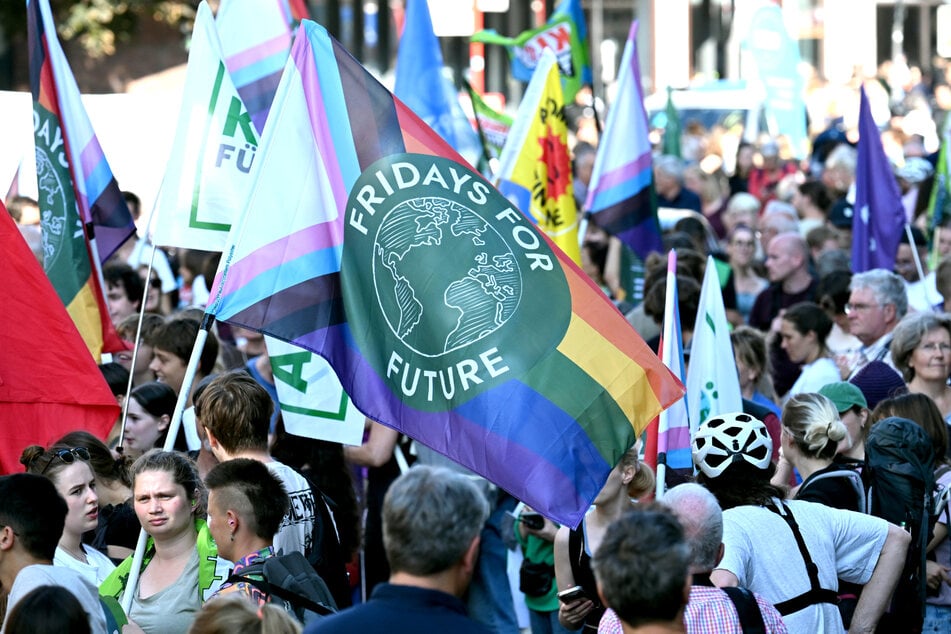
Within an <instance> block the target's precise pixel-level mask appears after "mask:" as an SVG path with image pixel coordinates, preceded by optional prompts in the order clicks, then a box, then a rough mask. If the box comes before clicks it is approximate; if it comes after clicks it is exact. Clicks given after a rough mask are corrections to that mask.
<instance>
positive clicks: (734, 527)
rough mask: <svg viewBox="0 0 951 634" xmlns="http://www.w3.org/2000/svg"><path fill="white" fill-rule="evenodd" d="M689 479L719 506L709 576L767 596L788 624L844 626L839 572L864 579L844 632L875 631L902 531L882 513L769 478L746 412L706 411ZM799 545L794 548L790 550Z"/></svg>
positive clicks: (764, 444)
mask: <svg viewBox="0 0 951 634" xmlns="http://www.w3.org/2000/svg"><path fill="white" fill-rule="evenodd" d="M691 444H692V450H693V460H694V464H695V465H696V467H697V469H698V470H699V473H698V475H697V482H699V483H700V484H702V485H703V486H705V487H707V488H708V489H709V490H710V491H711V492H712V493H713V494H714V495H715V496H716V497H717V500H718V501H719V502H720V506H721V507H722V508H723V544H724V555H723V559H722V560H721V561H720V563H719V564H718V566H717V568H716V570H714V572H713V574H712V575H711V580H712V581H713V582H714V584H716V585H717V586H720V587H724V586H741V587H744V588H748V589H749V590H752V591H753V592H756V593H759V594H761V595H763V596H764V597H766V598H767V599H768V600H769V601H771V602H772V603H773V604H774V605H775V606H776V609H778V610H779V612H780V613H781V614H782V615H783V620H784V622H785V623H786V625H787V627H788V628H789V631H790V632H810V633H812V632H816V633H819V634H824V633H828V632H844V631H845V628H844V627H843V625H842V618H841V616H840V615H839V610H838V608H837V607H836V600H837V597H836V594H837V589H838V581H837V579H839V578H841V579H844V580H846V581H849V582H852V583H858V584H865V591H864V592H863V593H862V597H861V599H860V600H859V603H858V605H857V606H856V609H855V614H854V615H853V618H852V627H851V629H850V630H849V631H850V632H873V631H874V630H875V626H876V624H877V623H878V620H879V618H881V616H882V613H883V612H884V611H885V608H886V607H887V605H888V601H889V598H890V597H891V594H892V590H893V589H894V587H895V584H896V582H897V581H898V576H899V574H900V573H901V568H902V565H903V564H904V561H905V553H906V551H907V548H908V542H909V540H910V537H909V535H908V534H907V533H906V532H904V531H903V530H901V529H900V528H898V527H897V526H894V525H892V524H889V523H888V522H886V521H885V520H882V519H879V518H876V517H872V516H869V515H862V514H860V513H854V512H852V511H843V510H839V509H833V508H830V507H827V506H824V505H821V504H814V503H811V502H805V501H802V500H785V499H784V498H785V490H784V489H783V488H781V487H778V486H775V485H773V484H771V483H770V478H771V477H772V475H773V474H774V472H775V465H774V464H773V463H772V461H771V459H772V447H773V443H772V440H771V439H770V437H769V433H768V432H767V431H766V426H765V425H763V423H762V422H761V421H759V420H758V419H756V418H754V417H752V416H750V415H749V414H744V413H739V412H738V413H733V414H723V415H720V416H716V417H714V418H711V419H710V420H707V421H705V422H704V423H703V424H702V425H700V428H699V429H698V430H697V433H696V434H695V435H694V439H693V441H692V443H691ZM797 553H798V556H797Z"/></svg>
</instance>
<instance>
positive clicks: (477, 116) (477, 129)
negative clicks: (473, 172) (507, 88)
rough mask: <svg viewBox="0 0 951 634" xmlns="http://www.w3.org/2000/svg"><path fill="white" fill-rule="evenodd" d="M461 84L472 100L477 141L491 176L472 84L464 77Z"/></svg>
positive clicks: (490, 159) (490, 158) (490, 161)
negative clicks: (477, 134) (477, 135)
mask: <svg viewBox="0 0 951 634" xmlns="http://www.w3.org/2000/svg"><path fill="white" fill-rule="evenodd" d="M462 84H463V85H464V86H465V87H466V90H467V91H469V100H470V101H471V102H472V118H473V119H475V124H476V131H478V133H479V143H480V145H482V158H483V159H485V166H486V167H487V168H488V169H489V174H488V176H489V179H490V180H491V178H492V173H491V172H492V157H491V156H490V155H489V146H488V144H487V143H486V140H485V132H484V131H483V130H482V123H481V122H480V121H479V113H478V112H476V109H475V99H473V98H472V95H473V94H474V93H475V90H473V89H472V85H471V84H470V83H469V80H468V79H466V78H465V77H463V78H462Z"/></svg>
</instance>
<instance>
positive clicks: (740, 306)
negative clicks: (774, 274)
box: [726, 225, 768, 325]
mask: <svg viewBox="0 0 951 634" xmlns="http://www.w3.org/2000/svg"><path fill="white" fill-rule="evenodd" d="M726 250H727V253H728V254H729V256H730V269H732V271H733V286H734V288H735V289H736V309H737V311H738V312H739V314H740V316H741V317H742V323H746V321H747V320H748V319H749V316H750V311H751V310H753V303H754V302H755V301H756V296H757V295H759V294H760V292H762V290H763V289H764V288H766V286H767V284H768V282H767V281H766V280H765V279H764V278H762V277H760V276H759V275H758V274H757V273H756V271H755V270H754V269H753V263H754V260H755V258H756V232H755V231H754V230H753V229H752V228H751V227H749V226H747V225H738V226H737V227H735V228H734V229H733V231H732V232H731V233H730V236H729V241H728V242H727V247H726ZM735 325H739V324H735Z"/></svg>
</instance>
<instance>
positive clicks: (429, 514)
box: [306, 466, 489, 634]
mask: <svg viewBox="0 0 951 634" xmlns="http://www.w3.org/2000/svg"><path fill="white" fill-rule="evenodd" d="M488 516H489V505H488V503H487V502H486V499H485V496H484V495H483V494H482V492H481V491H480V490H479V488H478V487H477V486H476V485H475V484H474V483H473V482H471V481H470V480H469V479H468V478H467V477H466V476H464V475H462V474H459V473H454V472H452V471H449V470H447V469H442V468H432V467H425V466H417V467H413V468H412V469H410V470H409V471H408V472H407V473H405V474H403V475H402V476H400V477H399V478H398V479H397V480H396V482H394V483H393V485H392V486H391V487H390V490H389V491H388V492H387V494H386V500H385V501H384V504H383V540H384V542H385V544H386V556H387V558H388V559H389V562H390V569H391V570H392V574H391V576H390V580H389V583H384V584H380V585H379V586H377V588H376V589H375V590H374V592H373V596H371V597H370V600H369V601H367V602H366V603H364V604H361V605H358V606H356V607H353V608H350V609H347V610H343V611H342V612H340V613H339V614H337V615H334V616H330V617H328V618H326V619H323V620H321V621H319V622H317V623H314V624H313V625H311V626H309V627H308V628H307V630H306V632H307V634H313V633H315V632H318V633H319V634H337V633H340V634H350V633H351V632H362V633H364V634H374V633H376V632H379V633H381V634H383V633H385V634H403V633H404V632H406V633H409V632H412V633H414V634H415V633H417V632H434V633H435V632H452V633H453V634H469V633H472V634H485V633H487V632H488V631H489V630H487V629H486V628H484V627H483V626H482V625H480V624H478V623H476V622H475V621H473V620H471V619H469V618H468V617H467V616H466V608H465V604H464V603H463V602H462V601H461V600H460V598H459V597H462V596H463V595H464V594H465V591H466V588H467V587H468V585H469V582H470V580H471V579H472V574H473V569H474V567H475V563H476V559H477V557H478V550H479V533H480V532H481V530H482V526H483V524H485V521H486V519H487V518H488Z"/></svg>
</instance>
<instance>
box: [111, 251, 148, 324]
mask: <svg viewBox="0 0 951 634" xmlns="http://www.w3.org/2000/svg"><path fill="white" fill-rule="evenodd" d="M102 277H103V280H104V281H105V284H106V305H107V307H108V308H109V317H110V319H112V323H113V325H117V324H118V323H119V322H120V321H122V320H123V319H125V318H126V317H128V316H129V315H138V314H139V308H140V307H141V306H142V296H143V293H144V290H145V287H144V286H143V285H142V278H141V277H139V274H138V273H136V272H135V270H134V269H133V268H132V267H131V266H129V265H128V264H122V263H119V262H114V263H111V264H107V265H106V266H104V267H103V269H102Z"/></svg>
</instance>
